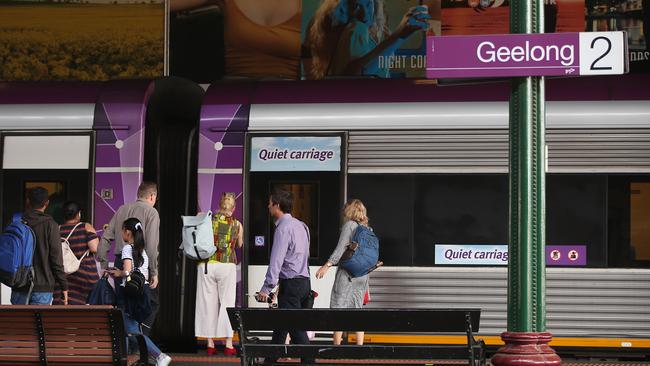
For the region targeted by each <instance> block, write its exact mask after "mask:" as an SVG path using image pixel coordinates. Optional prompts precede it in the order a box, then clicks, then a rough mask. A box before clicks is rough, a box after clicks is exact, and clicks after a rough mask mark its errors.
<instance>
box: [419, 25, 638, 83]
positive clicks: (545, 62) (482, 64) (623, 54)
mask: <svg viewBox="0 0 650 366" xmlns="http://www.w3.org/2000/svg"><path fill="white" fill-rule="evenodd" d="M627 54H628V53H627V36H626V34H625V32H580V33H535V34H493V35H480V36H441V37H440V36H430V37H427V78H468V77H512V76H578V75H618V74H624V73H627V72H628V58H627Z"/></svg>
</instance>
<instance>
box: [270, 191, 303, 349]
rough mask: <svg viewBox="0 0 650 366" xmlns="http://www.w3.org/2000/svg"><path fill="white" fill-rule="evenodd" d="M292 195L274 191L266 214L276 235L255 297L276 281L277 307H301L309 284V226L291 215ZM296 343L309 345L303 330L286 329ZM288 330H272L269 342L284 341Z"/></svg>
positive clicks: (271, 288)
mask: <svg viewBox="0 0 650 366" xmlns="http://www.w3.org/2000/svg"><path fill="white" fill-rule="evenodd" d="M292 207H293V195H292V194H291V192H288V191H284V190H277V191H274V192H273V193H272V194H271V197H270V198H269V206H268V208H269V213H270V214H271V216H272V217H273V218H274V219H275V225H276V228H275V234H274V235H273V248H272V249H271V259H270V262H269V269H268V270H267V272H266V279H265V280H264V285H263V286H262V289H261V290H260V292H259V295H258V300H259V301H262V302H265V301H267V299H268V296H269V294H270V293H271V290H273V288H274V287H275V286H276V285H277V284H278V283H279V284H280V289H279V290H278V308H280V309H301V308H303V305H302V304H303V303H305V302H306V300H307V298H308V296H309V292H310V291H311V284H310V282H309V268H308V266H309V228H307V225H305V223H303V222H302V221H300V220H298V219H296V218H294V217H293V216H291V209H292ZM288 333H290V334H291V341H292V342H293V343H295V344H309V338H308V337H307V332H305V331H289V332H288ZM286 338H287V331H286V330H285V331H278V330H276V331H274V332H273V340H272V343H276V344H284V341H285V339H286Z"/></svg>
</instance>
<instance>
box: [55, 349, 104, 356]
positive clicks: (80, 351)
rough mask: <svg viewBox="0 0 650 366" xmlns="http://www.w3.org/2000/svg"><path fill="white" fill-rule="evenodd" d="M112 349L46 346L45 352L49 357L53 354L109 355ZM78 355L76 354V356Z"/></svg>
mask: <svg viewBox="0 0 650 366" xmlns="http://www.w3.org/2000/svg"><path fill="white" fill-rule="evenodd" d="M112 352H113V350H112V349H110V348H95V349H92V348H46V354H47V357H48V358H49V357H50V356H55V355H67V356H74V355H91V356H110V355H112ZM77 357H78V356H77Z"/></svg>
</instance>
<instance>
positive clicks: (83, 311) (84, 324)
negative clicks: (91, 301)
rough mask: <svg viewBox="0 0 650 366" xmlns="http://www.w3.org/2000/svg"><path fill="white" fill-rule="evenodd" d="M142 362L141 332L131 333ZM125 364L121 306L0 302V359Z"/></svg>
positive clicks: (13, 362) (22, 362)
mask: <svg viewBox="0 0 650 366" xmlns="http://www.w3.org/2000/svg"><path fill="white" fill-rule="evenodd" d="M136 337H137V339H138V343H139V348H140V349H139V351H140V358H139V359H138V360H135V359H132V360H131V362H135V363H140V364H142V365H146V364H147V358H148V354H147V349H146V345H145V343H144V338H143V337H142V336H136ZM75 364H83V365H129V364H130V362H129V358H128V356H127V352H126V334H125V332H124V320H123V318H122V311H121V310H119V309H116V308H114V307H112V306H104V305H102V306H91V305H86V306H84V305H70V306H37V305H0V365H75Z"/></svg>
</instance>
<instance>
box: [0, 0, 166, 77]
mask: <svg viewBox="0 0 650 366" xmlns="http://www.w3.org/2000/svg"><path fill="white" fill-rule="evenodd" d="M164 24H165V5H164V1H163V0H141V1H135V0H70V1H65V2H64V1H57V2H54V1H27V0H10V1H8V0H0V81H33V80H37V81H38V80H82V81H94V80H110V79H127V78H128V79H133V78H153V77H158V76H162V75H163V71H164V68H163V66H164V47H165V45H164Z"/></svg>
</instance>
